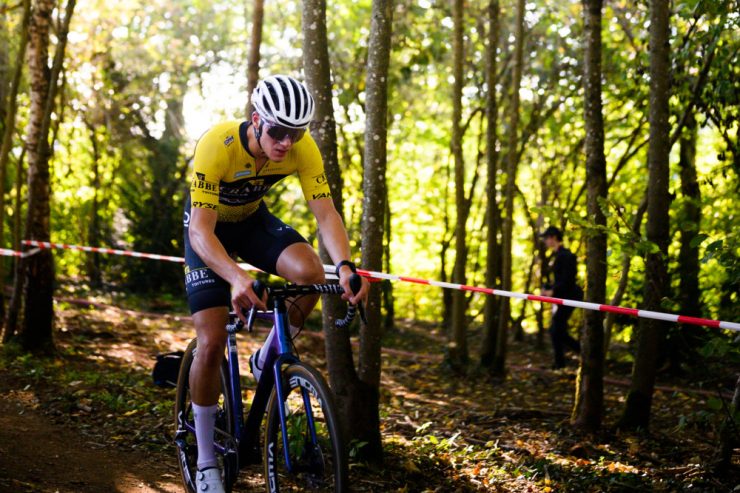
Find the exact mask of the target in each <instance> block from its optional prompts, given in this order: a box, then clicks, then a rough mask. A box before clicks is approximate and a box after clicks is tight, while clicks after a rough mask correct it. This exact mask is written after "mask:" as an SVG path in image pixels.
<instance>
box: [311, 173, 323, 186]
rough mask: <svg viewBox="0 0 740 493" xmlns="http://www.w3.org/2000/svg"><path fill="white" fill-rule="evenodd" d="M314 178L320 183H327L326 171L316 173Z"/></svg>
mask: <svg viewBox="0 0 740 493" xmlns="http://www.w3.org/2000/svg"><path fill="white" fill-rule="evenodd" d="M313 179H314V181H316V183H318V184H319V185H323V184H324V183H326V173H321V174H320V175H316V176H314V177H313Z"/></svg>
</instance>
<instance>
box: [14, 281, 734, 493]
mask: <svg viewBox="0 0 740 493" xmlns="http://www.w3.org/2000/svg"><path fill="white" fill-rule="evenodd" d="M84 296H85V298H86V299H87V300H90V301H94V302H95V304H93V305H87V306H81V305H84V303H81V302H80V300H79V299H78V298H80V297H81V294H80V293H79V292H68V293H66V295H64V294H63V295H60V298H58V299H57V301H56V303H55V310H56V316H57V322H56V333H55V338H56V344H57V354H56V356H55V357H53V358H36V357H32V356H30V355H25V354H22V353H20V352H19V351H18V350H17V348H14V347H13V346H6V347H3V348H0V491H13V492H45V493H46V492H49V493H53V492H59V493H67V492H70V493H72V492H75V493H77V492H81V493H88V492H90V493H93V492H94V493H97V492H106V493H107V492H120V493H129V492H176V491H181V487H180V485H179V475H178V471H177V463H176V460H175V453H174V446H173V445H172V436H171V434H172V430H173V418H172V404H173V399H174V390H173V389H162V388H159V387H155V386H154V385H153V384H152V383H151V376H150V374H151V369H152V366H153V361H154V356H155V355H156V354H157V353H162V352H168V351H173V350H178V349H184V348H185V346H186V344H187V341H188V340H189V339H190V338H191V337H192V336H193V330H192V325H191V322H190V320H189V318H188V317H186V316H184V315H180V316H177V315H174V314H173V313H174V311H176V310H174V309H173V307H172V306H170V305H168V304H167V303H162V302H148V303H147V302H144V301H141V300H139V301H137V302H132V301H131V300H130V299H128V298H126V303H128V306H129V307H130V309H122V308H118V307H117V306H122V305H124V304H125V303H124V302H121V301H117V302H114V300H113V299H112V298H111V297H110V296H109V295H107V296H98V297H93V296H91V295H89V294H87V293H85V295H84ZM134 308H135V309H134ZM354 331H355V332H356V328H355V329H354ZM477 335H478V334H477V333H476V332H475V331H473V332H471V337H472V339H471V340H474V339H475V337H476V336H477ZM239 337H240V341H239V343H240V348H241V358H242V361H241V363H242V369H245V368H248V366H247V364H246V361H247V358H248V356H249V354H250V353H251V351H253V350H255V349H256V348H257V347H258V346H259V345H260V343H261V341H262V339H263V338H264V333H258V334H257V335H255V334H251V335H250V334H247V335H240V336H239ZM443 347H444V336H443V334H442V332H441V331H440V330H439V329H438V328H436V327H434V326H432V325H429V324H422V323H412V322H409V321H399V322H398V326H397V328H396V329H395V330H394V331H393V332H391V333H389V334H387V335H386V338H385V340H384V348H385V349H384V352H383V377H382V378H383V381H382V391H381V421H382V432H383V439H384V446H385V451H386V460H385V465H384V467H383V468H382V469H374V468H371V467H369V466H366V465H364V464H361V463H354V464H352V466H351V475H352V485H353V491H368V492H386V491H395V492H458V491H459V492H467V491H515V492H520V491H521V492H525V491H526V492H535V491H541V492H553V491H575V492H581V491H688V490H690V491H737V490H739V489H740V488H738V487H736V486H737V485H738V484H740V464H738V457H737V456H736V457H735V459H734V464H733V468H732V470H731V471H730V472H729V473H728V475H727V476H724V477H716V476H713V475H712V474H711V473H710V472H709V471H708V470H707V469H706V466H705V464H706V463H707V461H708V459H709V458H710V457H711V456H712V453H713V450H714V447H715V446H716V443H717V431H716V430H717V425H718V423H719V420H720V418H721V412H719V411H717V410H716V409H715V408H716V407H717V406H716V402H717V401H718V398H717V397H713V395H712V394H713V392H714V393H716V394H717V395H720V394H721V392H715V391H712V392H709V391H707V390H706V387H705V390H701V389H698V388H697V385H696V383H697V382H690V381H688V380H687V379H683V380H682V379H679V378H675V377H673V378H672V379H671V378H668V377H667V376H666V375H661V376H660V377H659V384H660V385H662V387H661V388H662V389H663V390H659V391H657V392H656V394H655V399H654V404H653V409H654V412H653V418H652V428H651V431H650V433H623V432H619V431H617V430H615V428H614V422H615V421H616V419H617V417H618V416H619V413H620V412H621V410H622V409H623V405H624V399H625V394H626V388H625V387H624V382H625V381H627V380H628V378H629V369H630V366H629V363H625V362H622V363H614V362H611V363H610V364H609V365H608V369H607V375H608V376H609V379H608V380H607V384H606V386H605V394H606V395H605V397H606V402H605V404H606V412H607V418H606V424H605V427H604V431H603V432H601V433H599V434H596V435H579V434H576V433H574V432H573V429H572V427H571V426H570V424H569V414H570V410H571V407H572V404H573V389H574V381H575V370H574V365H572V366H571V367H570V369H568V370H565V371H559V372H551V371H549V370H548V369H547V368H549V365H550V355H549V349H548V348H545V349H539V350H537V349H534V348H533V343H532V342H531V341H529V340H527V341H524V342H515V343H513V344H512V345H511V353H510V356H509V363H510V365H511V371H510V372H509V375H508V377H507V378H506V379H505V380H504V381H499V382H491V381H488V380H487V379H486V378H484V377H483V376H482V375H480V374H477V373H476V372H475V371H473V372H472V373H471V374H470V375H468V376H466V377H460V376H453V375H452V374H451V373H450V372H449V370H447V369H446V367H445V366H444V365H443V364H441V360H442V358H441V353H442V348H443ZM297 348H298V350H299V351H300V354H301V357H302V358H304V359H306V360H308V361H310V362H311V363H314V364H316V365H317V366H318V367H319V368H321V369H322V370H323V369H324V365H323V359H324V349H323V348H324V346H323V339H322V337H321V334H320V332H317V331H314V330H310V329H306V330H304V333H303V334H302V335H301V337H299V338H298V341H297ZM243 371H244V370H243ZM728 373H729V375H728V376H729V377H732V374H731V373H730V372H729V371H728ZM249 381H250V382H251V380H249ZM730 381H732V378H730ZM681 389H683V390H681ZM715 390H716V388H715ZM248 393H249V390H248ZM250 396H251V395H250ZM713 409H714V410H713ZM236 491H245V492H251V491H254V492H257V491H264V486H263V479H262V475H261V468H259V467H257V466H255V467H254V468H252V469H248V470H246V471H244V472H243V474H242V479H241V480H240V484H239V487H238V488H237V489H236Z"/></svg>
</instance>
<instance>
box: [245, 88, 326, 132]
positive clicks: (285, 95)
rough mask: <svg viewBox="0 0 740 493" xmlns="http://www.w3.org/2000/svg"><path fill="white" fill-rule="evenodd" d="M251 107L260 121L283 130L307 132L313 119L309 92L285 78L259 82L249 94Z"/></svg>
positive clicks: (312, 107)
mask: <svg viewBox="0 0 740 493" xmlns="http://www.w3.org/2000/svg"><path fill="white" fill-rule="evenodd" d="M252 104H253V105H254V109H255V111H256V112H257V114H258V115H260V117H261V118H264V119H265V120H267V121H269V122H270V123H273V124H277V125H281V126H285V127H290V128H306V127H307V126H308V124H309V123H311V119H312V118H313V112H314V102H313V98H312V97H311V94H309V92H308V89H306V86H305V85H303V83H301V82H298V81H297V80H295V79H294V78H293V77H289V76H287V75H271V76H270V77H267V78H266V79H263V80H261V81H260V83H259V84H257V87H256V88H255V89H254V92H253V93H252Z"/></svg>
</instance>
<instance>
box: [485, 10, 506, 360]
mask: <svg viewBox="0 0 740 493" xmlns="http://www.w3.org/2000/svg"><path fill="white" fill-rule="evenodd" d="M499 14H500V7H499V2H498V0H491V1H489V2H488V24H489V26H488V46H486V59H487V65H486V86H487V92H486V118H487V120H488V126H487V127H486V162H487V171H488V173H487V181H486V286H488V287H493V286H497V285H498V275H499V272H500V270H501V265H500V264H501V247H500V245H499V243H498V233H499V229H500V228H501V224H500V223H501V215H500V211H499V208H498V197H497V186H496V185H497V182H498V180H497V178H498V176H497V173H498V147H497V144H498V99H497V98H496V77H497V76H498V73H497V72H498V64H497V60H498V55H497V53H496V52H497V50H498V38H499ZM500 304H501V299H500V298H498V297H496V296H488V297H487V298H486V301H485V305H484V308H483V327H484V331H485V335H484V337H483V344H482V346H481V355H480V362H481V366H483V367H485V368H489V369H490V368H491V363H492V362H493V355H494V354H496V337H497V331H498V326H499V319H498V316H499V305H500Z"/></svg>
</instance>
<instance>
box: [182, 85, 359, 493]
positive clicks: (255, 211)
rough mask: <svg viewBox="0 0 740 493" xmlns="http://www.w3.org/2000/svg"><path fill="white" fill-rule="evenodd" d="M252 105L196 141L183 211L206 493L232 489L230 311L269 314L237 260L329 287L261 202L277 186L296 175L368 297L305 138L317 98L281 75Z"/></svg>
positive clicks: (302, 309) (201, 487)
mask: <svg viewBox="0 0 740 493" xmlns="http://www.w3.org/2000/svg"><path fill="white" fill-rule="evenodd" d="M251 101H252V104H253V105H254V109H255V111H254V112H253V113H252V115H251V120H249V121H243V122H239V121H230V122H225V123H221V124H218V125H215V126H214V127H212V128H211V129H210V130H208V131H207V132H206V133H205V134H204V135H203V136H202V137H201V138H200V140H199V141H198V144H197V146H196V149H195V157H194V165H193V168H194V169H193V175H192V182H191V185H190V195H189V197H187V199H186V203H185V214H184V225H185V287H186V291H187V296H188V304H189V307H190V312H191V313H192V315H193V321H194V323H195V330H196V335H197V338H198V350H197V353H196V356H195V360H194V362H193V366H192V368H191V371H190V390H191V398H192V402H193V414H194V416H195V431H196V439H197V443H198V473H197V475H196V486H197V491H199V492H200V491H205V492H208V493H211V492H219V493H220V492H222V491H224V490H223V485H222V484H221V474H220V471H219V470H218V463H217V460H216V456H215V453H214V450H213V432H214V426H215V419H216V412H217V408H218V406H217V402H218V395H219V368H220V365H221V362H222V360H223V357H224V347H225V344H226V331H225V330H224V326H225V325H226V323H227V319H228V312H229V308H230V307H233V309H234V310H235V311H236V313H237V314H238V315H239V316H240V317H243V315H242V311H241V310H242V309H243V308H245V309H248V308H250V307H251V306H252V305H256V306H257V307H258V308H260V309H265V308H266V307H265V304H264V300H262V299H260V298H259V297H258V296H257V295H256V294H255V292H254V289H253V283H254V279H253V278H252V277H251V276H249V274H247V272H246V271H244V270H243V269H241V268H240V267H239V266H238V265H237V263H236V261H235V260H234V257H235V256H238V257H240V258H241V259H242V260H243V261H245V262H247V263H249V264H251V265H253V266H255V267H257V268H259V269H261V270H263V271H265V272H269V273H271V274H276V275H278V276H280V277H283V278H285V279H287V280H288V281H290V282H294V283H297V284H314V283H323V282H324V269H323V266H322V263H321V260H320V259H319V256H318V255H317V254H316V252H315V251H314V249H313V248H312V247H311V245H309V243H308V242H307V241H306V240H305V239H304V238H303V236H301V235H300V233H298V232H297V231H296V230H294V229H293V228H291V227H290V226H288V225H287V224H285V223H283V222H282V221H281V220H280V219H278V218H277V217H275V216H273V215H272V214H271V213H270V211H269V210H268V208H267V206H266V205H265V203H264V202H263V200H262V199H263V197H264V195H265V194H266V193H267V191H268V190H269V189H270V188H271V187H272V186H273V185H274V184H275V183H277V182H278V181H280V180H281V179H283V178H285V177H286V176H288V175H290V174H293V173H297V174H298V177H299V179H300V183H301V188H302V189H303V194H304V196H305V198H306V200H307V201H308V206H309V208H310V209H311V212H312V213H313V215H314V217H315V218H316V222H317V223H318V227H319V231H320V233H321V235H322V238H323V240H324V244H325V245H326V248H327V250H328V251H329V254H330V256H331V258H332V260H333V261H334V263H335V264H336V265H337V275H338V276H339V283H340V285H341V286H342V287H343V288H344V291H345V294H344V295H343V297H344V299H346V300H349V301H350V302H351V303H353V304H356V303H358V302H360V301H364V300H365V299H366V297H367V291H368V284H367V281H365V280H364V279H363V285H362V289H361V290H360V291H359V292H358V293H357V294H356V295H352V291H351V290H350V286H349V279H350V276H351V275H352V273H353V272H354V271H355V266H354V265H353V264H352V262H350V260H349V259H350V258H351V257H350V247H349V241H348V238H347V231H346V229H345V227H344V224H343V222H342V219H341V217H340V216H339V214H338V213H337V211H336V209H335V208H334V203H333V202H332V200H331V192H330V190H329V186H328V183H327V181H326V175H325V174H324V165H323V161H322V159H321V154H320V152H319V149H318V147H317V145H316V143H315V142H314V140H313V139H312V138H311V136H310V135H309V134H308V132H307V129H308V125H309V123H310V122H311V119H312V117H313V113H314V101H313V98H312V97H311V95H310V93H309V92H308V90H307V89H306V87H305V86H304V85H303V84H302V83H301V82H299V81H297V80H295V79H293V78H292V77H288V76H284V75H276V76H271V77H268V78H266V79H264V80H263V81H261V82H260V83H259V84H258V85H257V88H256V89H255V90H254V92H253V94H252V98H251ZM317 301H318V297H317V296H305V297H302V298H301V299H299V300H297V301H296V302H295V306H294V307H293V309H292V310H291V312H290V322H291V332H292V333H293V334H295V333H297V331H298V330H299V328H300V326H301V325H302V323H303V320H302V318H303V315H302V314H304V313H309V312H310V311H311V310H312V309H313V307H314V305H315V304H316V302H317ZM273 338H274V330H272V331H270V334H269V335H268V336H267V339H266V340H265V346H263V347H269V345H270V344H272V343H273ZM266 352H267V351H263V353H266ZM263 364H264V359H262V358H260V351H257V352H256V353H255V354H253V355H252V357H251V358H250V367H251V368H252V373H253V374H254V376H255V379H257V380H259V376H260V373H261V371H262V368H263Z"/></svg>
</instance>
